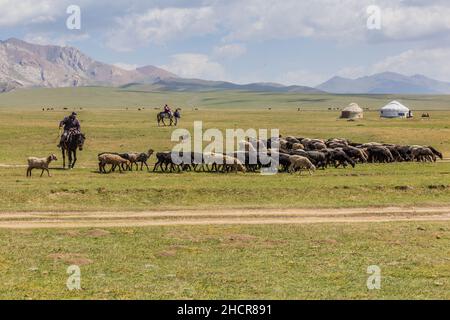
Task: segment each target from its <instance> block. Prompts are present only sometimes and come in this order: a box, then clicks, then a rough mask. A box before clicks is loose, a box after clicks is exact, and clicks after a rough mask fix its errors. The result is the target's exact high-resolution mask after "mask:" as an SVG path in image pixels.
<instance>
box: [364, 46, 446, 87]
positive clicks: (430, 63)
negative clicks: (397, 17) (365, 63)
mask: <svg viewBox="0 0 450 320" xmlns="http://www.w3.org/2000/svg"><path fill="white" fill-rule="evenodd" d="M448 61H450V48H433V49H413V50H408V51H405V52H403V53H400V54H398V55H395V56H391V57H387V58H385V59H383V60H382V61H380V62H378V63H376V64H375V65H373V66H372V67H370V70H369V71H370V72H371V73H379V72H384V71H392V72H398V73H402V74H406V75H413V74H423V75H426V76H429V77H432V78H434V79H438V80H443V81H450V65H449V63H448Z"/></svg>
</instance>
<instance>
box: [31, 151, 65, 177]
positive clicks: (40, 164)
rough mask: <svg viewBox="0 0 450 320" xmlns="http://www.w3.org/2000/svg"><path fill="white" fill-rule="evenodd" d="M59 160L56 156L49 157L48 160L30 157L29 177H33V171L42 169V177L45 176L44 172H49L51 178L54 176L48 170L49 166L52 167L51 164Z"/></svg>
mask: <svg viewBox="0 0 450 320" xmlns="http://www.w3.org/2000/svg"><path fill="white" fill-rule="evenodd" d="M57 160H58V159H56V156H55V155H54V154H51V155H49V156H48V157H47V158H36V157H29V158H28V159H27V161H28V169H27V177H31V171H32V170H33V169H42V172H41V177H42V175H43V174H44V171H47V174H48V176H49V177H51V176H52V175H51V174H50V171H49V170H48V166H49V165H50V162H52V161H57Z"/></svg>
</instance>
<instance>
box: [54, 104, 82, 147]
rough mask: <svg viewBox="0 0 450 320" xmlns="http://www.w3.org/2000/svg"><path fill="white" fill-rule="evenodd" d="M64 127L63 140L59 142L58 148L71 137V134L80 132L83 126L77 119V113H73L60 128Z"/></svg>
mask: <svg viewBox="0 0 450 320" xmlns="http://www.w3.org/2000/svg"><path fill="white" fill-rule="evenodd" d="M62 127H64V133H63V134H62V136H61V140H60V141H59V144H58V148H60V147H61V145H62V144H63V143H65V142H67V140H68V139H69V137H70V134H71V133H73V132H80V129H81V126H80V122H79V121H78V119H77V113H76V112H72V114H71V115H70V116H68V117H65V118H64V119H63V120H62V121H61V122H60V123H59V128H60V129H61V128H62Z"/></svg>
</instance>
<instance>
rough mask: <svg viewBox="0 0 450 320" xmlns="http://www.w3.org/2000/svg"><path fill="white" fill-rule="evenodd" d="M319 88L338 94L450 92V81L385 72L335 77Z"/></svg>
mask: <svg viewBox="0 0 450 320" xmlns="http://www.w3.org/2000/svg"><path fill="white" fill-rule="evenodd" d="M317 89H320V90H323V91H326V92H328V93H337V94H450V83H447V82H442V81H438V80H433V79H430V78H427V77H425V76H423V75H414V76H405V75H402V74H399V73H394V72H384V73H378V74H374V75H372V76H366V77H361V78H358V79H347V78H342V77H334V78H331V79H330V80H328V81H327V82H325V83H323V84H321V85H319V86H318V87H317Z"/></svg>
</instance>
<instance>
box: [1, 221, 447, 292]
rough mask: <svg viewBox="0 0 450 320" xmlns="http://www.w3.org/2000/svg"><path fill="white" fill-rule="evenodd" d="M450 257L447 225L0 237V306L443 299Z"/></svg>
mask: <svg viewBox="0 0 450 320" xmlns="http://www.w3.org/2000/svg"><path fill="white" fill-rule="evenodd" d="M449 248H450V226H449V224H448V223H445V222H441V223H429V222H420V223H417V222H405V223H403V222H402V223H375V224H374V223H372V224H351V225H350V224H338V225H329V224H315V225H291V226H289V225H283V226H280V225H273V226H272V225H264V226H220V227H219V226H201V227H199V226H195V227H194V226H189V227H188V226H186V227H152V228H147V227H146V228H115V229H100V230H99V229H81V230H72V229H63V230H54V229H52V230H15V231H13V230H11V231H10V230H0V281H1V285H0V298H14V299H37V298H40V299H42V298H46V299H72V298H77V299H80V298H81V299H88V298H89V299H93V298H95V299H106V298H109V299H449V298H450V294H449V293H450V290H449V289H450V269H449V254H450V251H449ZM72 264H76V265H79V266H80V269H81V287H82V290H81V291H76V290H75V291H69V290H67V288H66V281H67V277H68V274H67V273H66V269H67V267H68V266H69V265H72ZM370 265H377V266H379V267H380V269H381V289H380V290H368V289H367V286H366V281H367V278H368V276H369V274H367V267H368V266H370Z"/></svg>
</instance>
